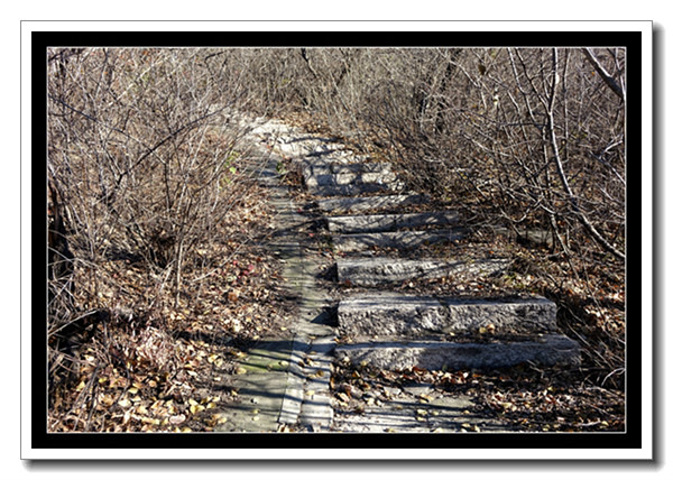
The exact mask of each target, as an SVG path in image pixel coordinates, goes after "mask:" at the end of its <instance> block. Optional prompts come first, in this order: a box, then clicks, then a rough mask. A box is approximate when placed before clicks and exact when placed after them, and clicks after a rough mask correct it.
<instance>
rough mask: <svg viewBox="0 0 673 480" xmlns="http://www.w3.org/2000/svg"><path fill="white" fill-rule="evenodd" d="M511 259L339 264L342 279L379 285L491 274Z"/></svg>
mask: <svg viewBox="0 0 673 480" xmlns="http://www.w3.org/2000/svg"><path fill="white" fill-rule="evenodd" d="M509 263H510V261H509V260H505V259H485V260H475V261H471V262H463V261H455V262H447V261H446V260H434V259H424V260H404V259H393V258H353V259H341V260H338V261H337V262H336V267H337V278H338V280H339V283H341V284H345V285H351V286H363V287H375V286H379V285H386V284H394V283H400V282H403V281H405V280H422V279H428V278H440V277H445V276H448V275H456V274H468V275H470V276H474V277H477V276H488V275H492V274H494V273H496V272H499V271H501V270H503V269H504V268H506V267H507V265H509Z"/></svg>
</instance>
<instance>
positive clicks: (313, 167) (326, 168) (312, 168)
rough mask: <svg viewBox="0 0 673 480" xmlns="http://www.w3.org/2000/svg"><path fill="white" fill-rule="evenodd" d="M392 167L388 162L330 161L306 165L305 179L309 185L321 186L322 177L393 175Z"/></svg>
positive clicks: (304, 169) (328, 159)
mask: <svg viewBox="0 0 673 480" xmlns="http://www.w3.org/2000/svg"><path fill="white" fill-rule="evenodd" d="M391 172H392V166H391V165H390V163H387V162H349V161H348V160H346V159H330V158H325V159H321V160H316V161H311V162H310V163H305V164H304V168H303V174H304V179H305V180H306V181H307V184H308V183H314V184H316V185H320V184H321V183H320V177H323V176H326V175H358V174H367V173H379V174H385V173H391Z"/></svg>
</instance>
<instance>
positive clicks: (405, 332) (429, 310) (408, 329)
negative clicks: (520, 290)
mask: <svg viewBox="0 0 673 480" xmlns="http://www.w3.org/2000/svg"><path fill="white" fill-rule="evenodd" d="M337 316H338V322H339V328H340V329H341V331H342V332H345V333H347V334H348V335H349V336H350V337H353V338H362V337H373V336H382V337H394V338H398V339H415V338H421V337H424V336H428V335H431V334H440V333H442V334H457V333H469V332H474V331H478V330H479V329H480V328H482V327H483V328H487V329H489V330H490V331H492V332H494V333H497V334H510V333H525V334H528V333H534V332H553V331H555V330H556V329H557V325H556V304H554V302H551V301H549V300H547V299H545V298H525V299H510V300H484V299H470V298H458V299H454V298H436V297H427V296H414V295H404V294H399V293H396V292H378V293H376V294H360V295H355V296H352V297H349V298H346V299H344V300H342V301H341V302H339V306H338V309H337Z"/></svg>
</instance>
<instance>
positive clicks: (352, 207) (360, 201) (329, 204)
mask: <svg viewBox="0 0 673 480" xmlns="http://www.w3.org/2000/svg"><path fill="white" fill-rule="evenodd" d="M428 201H429V198H428V197H427V195H419V194H411V195H402V194H398V195H379V196H376V197H333V198H326V199H324V200H320V201H318V202H317V203H318V208H319V209H320V210H322V211H323V212H327V213H335V214H339V213H363V212H367V211H372V210H379V211H385V210H393V209H396V208H403V207H406V206H410V205H422V204H424V203H427V202H428Z"/></svg>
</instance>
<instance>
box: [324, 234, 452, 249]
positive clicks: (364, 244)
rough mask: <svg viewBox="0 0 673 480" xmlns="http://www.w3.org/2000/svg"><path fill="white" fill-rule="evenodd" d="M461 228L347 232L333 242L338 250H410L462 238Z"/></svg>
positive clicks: (335, 236)
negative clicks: (374, 248) (373, 248)
mask: <svg viewBox="0 0 673 480" xmlns="http://www.w3.org/2000/svg"><path fill="white" fill-rule="evenodd" d="M462 236H463V233H462V230H461V229H458V228H455V229H442V230H421V231H414V230H408V231H401V232H373V233H347V234H341V235H339V234H337V235H334V236H332V244H333V245H334V248H335V249H336V250H337V251H338V252H343V253H349V252H359V251H363V250H367V249H369V248H372V247H379V248H394V249H398V250H408V249H410V248H417V247H420V246H422V245H430V244H435V243H441V242H450V241H454V240H458V239H460V238H462Z"/></svg>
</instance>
